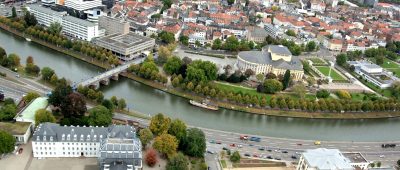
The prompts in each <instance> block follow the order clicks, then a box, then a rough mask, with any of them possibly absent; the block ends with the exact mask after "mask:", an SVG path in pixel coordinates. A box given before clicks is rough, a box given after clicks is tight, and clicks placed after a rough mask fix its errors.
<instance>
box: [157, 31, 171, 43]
mask: <svg viewBox="0 0 400 170" xmlns="http://www.w3.org/2000/svg"><path fill="white" fill-rule="evenodd" d="M158 38H160V39H161V41H162V42H164V43H167V44H169V43H173V42H175V35H174V34H173V33H170V32H166V31H162V32H161V33H159V34H158Z"/></svg>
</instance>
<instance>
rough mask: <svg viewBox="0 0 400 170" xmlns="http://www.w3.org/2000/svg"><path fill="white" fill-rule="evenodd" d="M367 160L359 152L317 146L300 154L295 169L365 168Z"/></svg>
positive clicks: (344, 169) (335, 169) (337, 169)
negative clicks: (343, 151)
mask: <svg viewBox="0 0 400 170" xmlns="http://www.w3.org/2000/svg"><path fill="white" fill-rule="evenodd" d="M368 165H369V162H368V161H367V160H366V159H365V158H364V156H363V155H362V154H361V153H359V152H349V153H342V152H340V151H339V150H338V149H326V148H318V149H312V150H307V151H306V152H304V153H302V154H301V157H300V160H299V163H298V165H297V168H296V170H355V169H360V170H366V169H368Z"/></svg>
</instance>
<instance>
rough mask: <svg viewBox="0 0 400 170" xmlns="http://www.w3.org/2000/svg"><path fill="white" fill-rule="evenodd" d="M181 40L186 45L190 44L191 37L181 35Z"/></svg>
mask: <svg viewBox="0 0 400 170" xmlns="http://www.w3.org/2000/svg"><path fill="white" fill-rule="evenodd" d="M179 41H180V42H181V43H182V44H183V45H185V46H188V45H189V37H188V36H185V35H182V36H181V37H179Z"/></svg>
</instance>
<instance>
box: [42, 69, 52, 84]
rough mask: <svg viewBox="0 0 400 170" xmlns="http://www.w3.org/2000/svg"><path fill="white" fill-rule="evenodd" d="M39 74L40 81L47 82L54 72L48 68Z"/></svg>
mask: <svg viewBox="0 0 400 170" xmlns="http://www.w3.org/2000/svg"><path fill="white" fill-rule="evenodd" d="M40 73H41V74H42V79H43V80H46V81H48V80H50V79H51V76H53V75H54V70H53V69H51V68H49V67H43V68H42V70H41V71H40Z"/></svg>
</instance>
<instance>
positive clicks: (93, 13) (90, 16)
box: [84, 9, 103, 23]
mask: <svg viewBox="0 0 400 170" xmlns="http://www.w3.org/2000/svg"><path fill="white" fill-rule="evenodd" d="M84 13H85V14H86V16H87V20H88V21H90V22H96V23H97V22H99V18H100V17H101V16H102V15H103V11H102V10H101V9H90V10H86V11H84Z"/></svg>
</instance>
